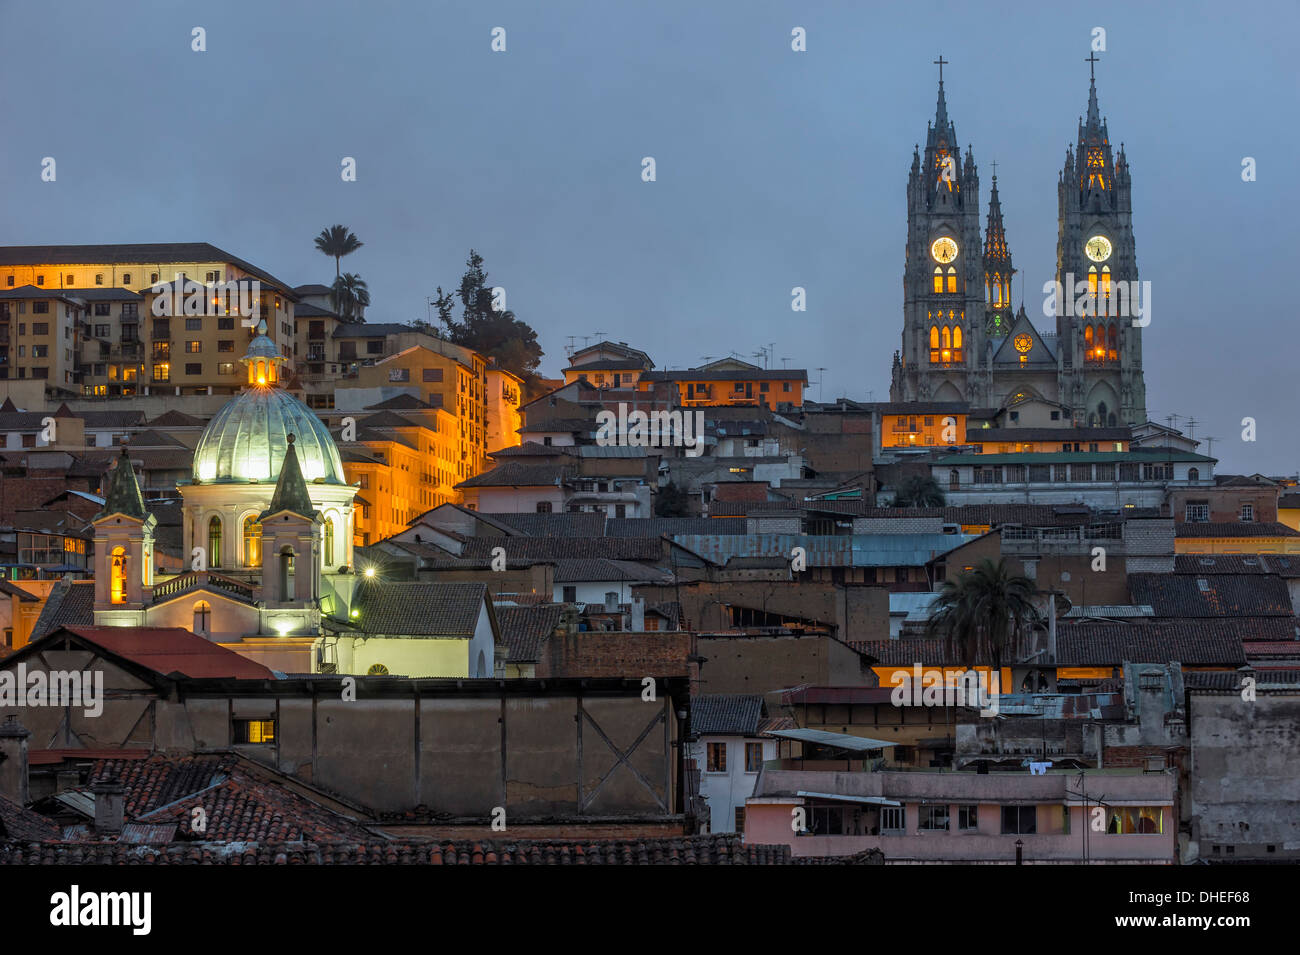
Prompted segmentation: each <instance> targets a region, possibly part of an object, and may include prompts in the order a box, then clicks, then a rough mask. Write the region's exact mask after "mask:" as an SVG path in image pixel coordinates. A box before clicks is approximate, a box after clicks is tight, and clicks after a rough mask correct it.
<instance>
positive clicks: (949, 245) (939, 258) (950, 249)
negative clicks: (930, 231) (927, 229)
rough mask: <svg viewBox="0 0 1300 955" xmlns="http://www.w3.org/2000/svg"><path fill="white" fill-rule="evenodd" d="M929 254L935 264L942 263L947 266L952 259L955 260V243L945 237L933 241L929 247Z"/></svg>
mask: <svg viewBox="0 0 1300 955" xmlns="http://www.w3.org/2000/svg"><path fill="white" fill-rule="evenodd" d="M930 254H931V255H932V256H934V260H935V261H936V262H942V263H944V264H945V265H947V264H948V263H949V262H951V261H952V260H953V259H955V258H957V243H956V242H954V241H952V239H950V238H948V237H947V236H943V237H942V238H939V239H935V240H934V242H933V244H931V246H930Z"/></svg>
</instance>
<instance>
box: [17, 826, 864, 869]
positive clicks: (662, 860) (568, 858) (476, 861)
mask: <svg viewBox="0 0 1300 955" xmlns="http://www.w3.org/2000/svg"><path fill="white" fill-rule="evenodd" d="M873 858H874V857H873ZM853 861H854V862H865V861H868V859H867V858H866V857H865V856H864V857H862V858H859V857H854V859H853ZM846 863H847V860H841V859H818V858H794V857H793V856H792V855H791V852H790V847H789V846H762V845H746V844H744V842H743V841H742V839H741V837H740V836H738V835H735V834H730V833H728V834H718V835H707V836H684V837H679V838H675V839H638V840H630V841H621V840H606V841H598V842H551V841H537V842H531V841H501V842H487V841H480V842H470V841H462V842H434V843H430V842H419V843H416V842H398V841H391V842H380V841H377V840H375V841H368V842H362V841H357V842H349V843H317V842H291V843H284V842H280V843H258V842H242V841H241V842H234V843H193V844H189V845H171V846H148V845H130V844H125V843H121V842H116V843H102V842H98V843H74V844H48V843H47V844H41V843H26V844H22V843H15V844H11V845H8V846H5V847H0V865H13V864H28V865H140V864H143V865H294V864H308V865H382V866H389V865H827V864H846Z"/></svg>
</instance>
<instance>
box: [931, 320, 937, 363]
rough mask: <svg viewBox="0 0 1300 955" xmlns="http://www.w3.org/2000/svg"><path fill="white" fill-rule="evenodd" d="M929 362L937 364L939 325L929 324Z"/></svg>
mask: <svg viewBox="0 0 1300 955" xmlns="http://www.w3.org/2000/svg"><path fill="white" fill-rule="evenodd" d="M930 363H931V364H934V365H937V364H939V326H938V325H931V326H930Z"/></svg>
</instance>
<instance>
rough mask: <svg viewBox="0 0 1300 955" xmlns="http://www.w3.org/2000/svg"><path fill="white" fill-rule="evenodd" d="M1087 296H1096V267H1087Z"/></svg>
mask: <svg viewBox="0 0 1300 955" xmlns="http://www.w3.org/2000/svg"><path fill="white" fill-rule="evenodd" d="M1088 294H1090V295H1096V294H1097V266H1095V265H1090V266H1088Z"/></svg>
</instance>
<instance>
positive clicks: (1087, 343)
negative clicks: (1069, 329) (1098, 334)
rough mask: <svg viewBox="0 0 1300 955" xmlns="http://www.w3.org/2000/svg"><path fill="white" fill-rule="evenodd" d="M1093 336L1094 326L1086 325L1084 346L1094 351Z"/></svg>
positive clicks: (1084, 327)
mask: <svg viewBox="0 0 1300 955" xmlns="http://www.w3.org/2000/svg"><path fill="white" fill-rule="evenodd" d="M1092 336H1093V331H1092V326H1091V325H1084V326H1083V347H1084V348H1086V349H1087V350H1088V351H1090V352H1091V351H1092Z"/></svg>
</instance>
